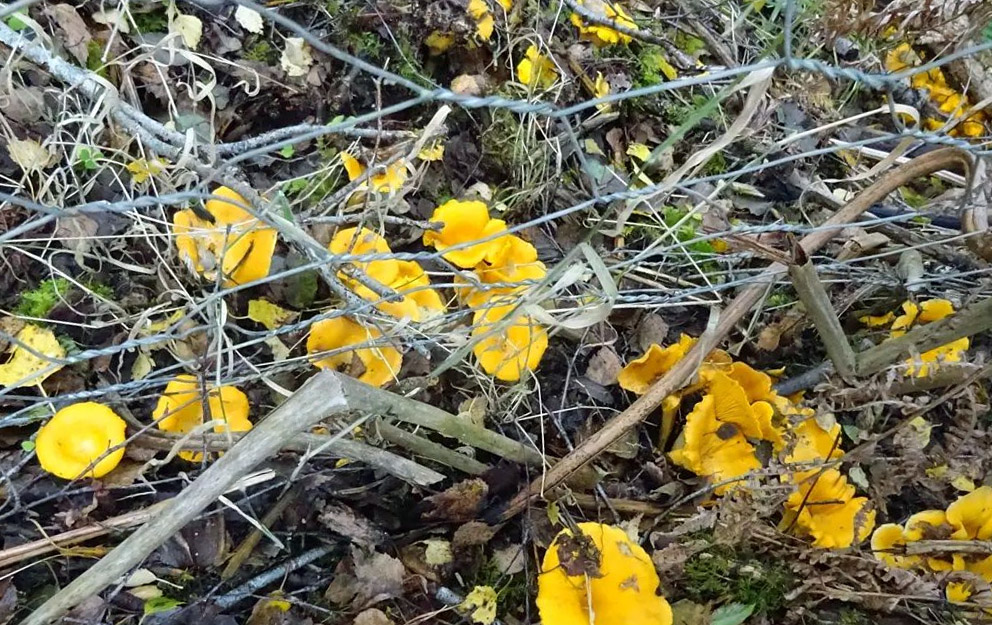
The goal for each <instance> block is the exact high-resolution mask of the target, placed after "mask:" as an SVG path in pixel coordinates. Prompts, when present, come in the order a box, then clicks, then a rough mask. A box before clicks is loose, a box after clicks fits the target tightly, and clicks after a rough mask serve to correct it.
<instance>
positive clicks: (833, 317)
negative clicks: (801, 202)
mask: <svg viewBox="0 0 992 625" xmlns="http://www.w3.org/2000/svg"><path fill="white" fill-rule="evenodd" d="M789 276H790V277H791V278H792V285H793V286H794V287H795V288H796V293H798V294H799V299H800V300H802V303H803V307H804V308H805V309H806V313H807V314H808V315H809V316H810V317H811V318H812V319H813V325H814V326H816V331H817V333H819V335H820V340H821V341H823V345H824V347H825V348H826V350H827V355H828V356H830V360H831V361H832V362H833V363H834V368H835V369H836V370H837V373H839V374H840V376H841V377H842V378H844V380H845V381H846V382H848V383H850V382H853V380H854V375H855V374H854V369H855V366H854V364H855V356H854V350H853V349H851V345H850V343H848V342H847V336H846V335H845V334H844V328H842V327H841V325H840V319H838V318H837V313H836V311H834V306H833V303H832V302H831V301H830V296H829V295H828V294H827V290H826V289H825V288H823V283H822V282H820V278H819V277H818V276H817V275H816V267H815V266H814V265H813V262H812V261H810V260H808V259H807V260H806V262H805V263H803V264H793V265H790V266H789Z"/></svg>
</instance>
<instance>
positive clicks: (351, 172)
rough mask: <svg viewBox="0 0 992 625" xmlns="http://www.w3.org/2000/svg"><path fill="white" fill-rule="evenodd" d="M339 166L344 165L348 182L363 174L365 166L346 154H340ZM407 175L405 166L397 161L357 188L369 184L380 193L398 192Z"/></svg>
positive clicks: (402, 162) (400, 161)
mask: <svg viewBox="0 0 992 625" xmlns="http://www.w3.org/2000/svg"><path fill="white" fill-rule="evenodd" d="M341 164H342V165H344V170H345V172H346V173H347V174H348V180H351V181H354V180H356V179H358V177H359V176H361V175H362V174H364V173H365V169H366V167H365V165H362V164H361V163H360V162H359V161H358V159H356V158H355V157H354V156H352V155H351V154H349V153H347V152H341ZM408 174H409V172H408V171H407V164H406V163H405V162H404V161H402V160H399V161H397V162H395V163H393V164H391V165H387V166H386V169H385V171H381V172H380V173H377V174H373V175H372V176H370V177H369V180H368V182H366V183H363V184H362V185H361V186H360V187H359V188H366V187H368V186H370V184H371V187H372V188H373V189H375V190H376V191H378V192H380V193H389V192H392V191H399V190H400V189H401V188H403V184H404V183H405V182H406V179H407V176H408Z"/></svg>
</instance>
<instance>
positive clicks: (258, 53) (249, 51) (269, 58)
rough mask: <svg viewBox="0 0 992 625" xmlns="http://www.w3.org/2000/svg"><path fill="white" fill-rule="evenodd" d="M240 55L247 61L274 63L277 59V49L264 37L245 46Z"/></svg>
mask: <svg viewBox="0 0 992 625" xmlns="http://www.w3.org/2000/svg"><path fill="white" fill-rule="evenodd" d="M242 56H243V57H244V58H245V59H247V60H249V61H258V62H260V63H275V62H276V61H278V60H279V51H278V50H276V49H275V48H274V47H273V46H272V44H271V43H269V42H268V41H266V40H265V39H259V40H257V41H255V42H253V43H251V44H250V45H247V46H245V48H244V54H243V55H242Z"/></svg>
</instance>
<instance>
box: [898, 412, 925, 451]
mask: <svg viewBox="0 0 992 625" xmlns="http://www.w3.org/2000/svg"><path fill="white" fill-rule="evenodd" d="M932 429H933V424H932V423H930V422H929V421H927V420H926V419H924V418H923V417H916V418H914V419H912V420H911V421H910V422H909V427H908V428H903V429H901V430H899V431H898V432H896V434H895V436H893V437H892V442H893V443H894V444H896V445H898V446H899V447H901V448H903V449H904V450H906V451H908V452H919V451H923V449H924V448H925V447H926V446H927V445H929V444H930V431H931V430H932Z"/></svg>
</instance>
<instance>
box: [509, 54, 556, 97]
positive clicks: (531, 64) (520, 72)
mask: <svg viewBox="0 0 992 625" xmlns="http://www.w3.org/2000/svg"><path fill="white" fill-rule="evenodd" d="M557 79H558V71H557V70H556V69H555V64H554V61H552V60H551V59H549V58H548V57H546V56H544V55H543V54H541V52H540V51H539V50H538V48H537V46H536V45H534V44H531V45H530V47H528V48H527V51H526V52H525V53H524V58H523V59H521V60H520V62H519V63H517V80H519V81H520V82H521V83H523V84H525V85H527V86H529V87H542V88H544V89H547V88H549V87H550V86H551V85H553V84H554V83H555V81H556V80H557Z"/></svg>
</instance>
